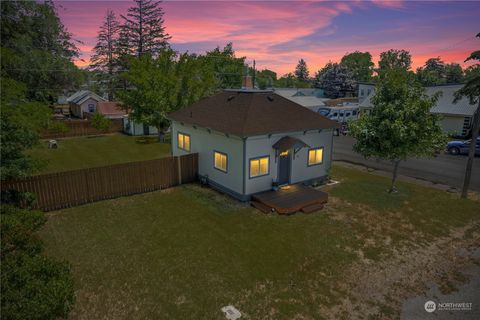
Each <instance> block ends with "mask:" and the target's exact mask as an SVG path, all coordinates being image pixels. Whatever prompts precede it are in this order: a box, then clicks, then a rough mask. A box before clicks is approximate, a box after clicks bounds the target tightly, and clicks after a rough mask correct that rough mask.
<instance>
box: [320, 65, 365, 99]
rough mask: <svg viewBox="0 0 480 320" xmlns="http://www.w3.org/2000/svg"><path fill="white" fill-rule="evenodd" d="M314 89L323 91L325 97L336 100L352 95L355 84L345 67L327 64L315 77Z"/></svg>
mask: <svg viewBox="0 0 480 320" xmlns="http://www.w3.org/2000/svg"><path fill="white" fill-rule="evenodd" d="M315 87H317V88H321V89H323V91H324V93H325V96H326V97H328V98H331V99H336V98H342V97H345V96H348V95H352V94H353V93H354V92H355V87H356V83H355V80H354V79H353V75H352V73H351V72H350V70H348V69H347V67H345V66H344V65H342V64H338V63H331V62H329V63H327V65H325V67H324V68H322V69H321V70H320V71H318V73H317V75H316V76H315Z"/></svg>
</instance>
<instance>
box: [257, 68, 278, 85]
mask: <svg viewBox="0 0 480 320" xmlns="http://www.w3.org/2000/svg"><path fill="white" fill-rule="evenodd" d="M255 79H256V80H255V81H256V83H257V84H258V87H259V88H260V89H266V88H272V87H273V86H274V84H275V82H276V81H277V74H276V73H275V72H273V71H272V70H269V69H263V70H261V71H257V74H256V77H255Z"/></svg>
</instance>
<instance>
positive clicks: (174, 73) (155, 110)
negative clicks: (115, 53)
mask: <svg viewBox="0 0 480 320" xmlns="http://www.w3.org/2000/svg"><path fill="white" fill-rule="evenodd" d="M124 77H125V78H126V79H127V81H128V83H129V84H130V85H131V88H129V89H127V90H125V91H122V92H119V97H120V100H121V101H122V102H123V104H124V105H125V107H127V108H128V109H129V110H130V114H129V117H130V118H131V119H132V120H133V121H136V122H141V123H144V124H148V125H150V126H154V127H156V128H157V129H158V133H159V141H161V142H162V141H163V140H164V134H165V131H166V130H167V128H168V127H169V121H168V119H167V115H168V114H169V113H170V112H172V111H175V110H177V109H180V108H182V107H185V106H188V105H190V104H192V103H194V102H196V101H197V100H199V99H201V98H202V97H204V96H207V95H209V94H211V93H213V91H214V90H215V79H214V72H213V69H212V68H211V64H210V63H209V61H208V59H207V58H206V57H204V56H196V55H190V54H188V53H184V54H178V53H176V52H175V51H173V50H170V49H168V50H164V51H162V52H160V53H159V54H158V57H156V58H153V57H150V56H144V57H141V58H140V59H135V60H132V62H131V66H130V70H128V71H127V72H126V73H125V74H124Z"/></svg>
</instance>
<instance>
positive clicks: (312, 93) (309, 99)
mask: <svg viewBox="0 0 480 320" xmlns="http://www.w3.org/2000/svg"><path fill="white" fill-rule="evenodd" d="M274 92H275V93H276V94H278V95H280V96H282V97H284V98H287V99H288V100H290V101H293V102H295V103H297V104H299V105H301V106H303V107H305V108H308V109H310V110H312V111H314V112H318V110H319V109H320V108H321V107H324V106H325V101H328V100H330V99H328V98H325V97H324V96H323V90H321V89H296V88H283V89H282V88H279V89H274Z"/></svg>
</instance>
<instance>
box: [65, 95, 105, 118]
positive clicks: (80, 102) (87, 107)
mask: <svg viewBox="0 0 480 320" xmlns="http://www.w3.org/2000/svg"><path fill="white" fill-rule="evenodd" d="M101 101H105V99H104V98H102V97H100V96H99V95H98V94H96V93H93V92H91V91H89V90H81V91H77V92H75V93H74V94H73V95H71V96H70V97H68V98H67V102H68V104H69V106H70V111H71V112H72V114H73V115H74V116H75V117H77V118H82V119H83V118H84V117H85V115H84V113H86V112H90V113H93V112H95V111H96V110H97V104H98V102H101Z"/></svg>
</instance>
